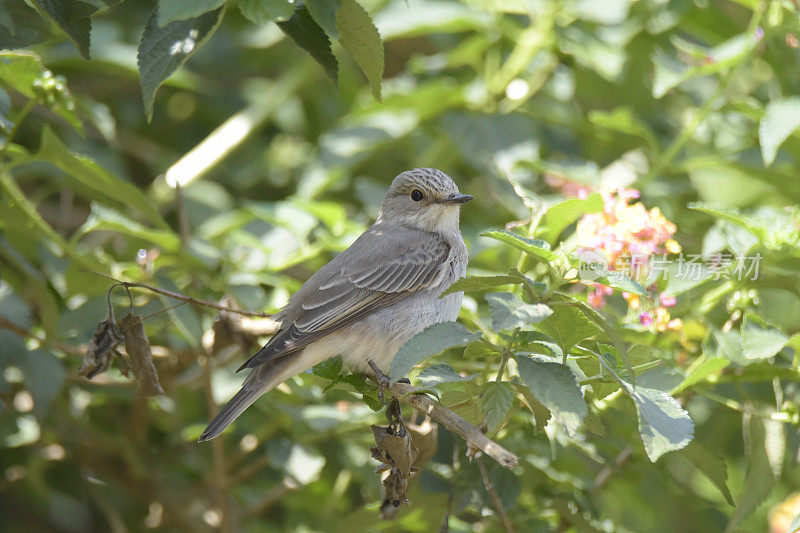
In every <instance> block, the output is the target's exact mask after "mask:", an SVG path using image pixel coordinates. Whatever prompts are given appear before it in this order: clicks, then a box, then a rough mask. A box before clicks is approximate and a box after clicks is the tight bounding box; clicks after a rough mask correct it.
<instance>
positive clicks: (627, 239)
mask: <svg viewBox="0 0 800 533" xmlns="http://www.w3.org/2000/svg"><path fill="white" fill-rule="evenodd" d="M548 183H549V182H548ZM601 194H602V195H603V211H601V212H598V213H587V214H586V215H584V216H583V217H582V218H581V219H580V221H578V226H577V228H576V231H575V232H576V235H577V239H578V244H579V245H580V247H582V248H583V249H593V250H596V251H597V252H599V253H600V254H602V255H604V256H605V257H606V258H607V259H608V269H609V270H619V271H621V272H622V273H623V274H625V275H627V276H629V277H631V278H633V279H634V280H637V281H639V282H640V283H641V282H643V281H644V280H646V279H648V278H649V275H650V265H651V261H650V259H651V257H652V256H653V255H655V254H666V253H668V252H669V253H678V252H680V250H681V248H680V245H679V244H678V243H677V242H676V241H675V240H674V239H673V238H672V236H673V235H674V234H675V231H676V229H677V228H676V227H675V224H673V223H672V222H670V221H669V220H667V219H666V218H665V217H664V215H663V214H661V210H659V209H658V208H657V207H654V208H652V209H650V210H648V209H647V208H646V207H645V206H644V204H642V203H641V202H636V203H633V204H631V203H630V202H631V201H633V200H636V199H638V198H639V196H640V194H639V191H637V190H636V189H620V190H618V191H612V192H602V193H601ZM612 292H613V291H612V289H611V288H609V287H605V286H603V285H599V284H594V285H593V289H592V292H590V293H589V295H588V296H587V300H588V301H589V304H590V305H592V306H593V307H597V308H599V307H602V306H604V305H605V304H606V297H607V296H608V295H610V294H611V293H612ZM623 297H624V298H625V300H626V301H627V302H628V306H629V308H630V309H631V310H633V311H638V310H639V309H640V308H645V309H646V308H648V306H649V309H648V310H647V311H644V310H643V312H641V313H639V315H638V316H639V322H640V323H641V324H642V325H644V326H645V327H648V328H651V329H655V330H657V331H665V330H667V329H680V327H681V326H682V324H683V323H682V322H681V321H680V319H671V318H670V316H669V312H668V311H667V309H666V308H667V307H672V306H674V305H675V303H676V298H675V297H674V296H671V295H668V294H662V295H660V296H659V300H658V303H659V304H660V305H657V306H656V307H653V304H652V303H649V304H648V303H646V302H645V300H644V299H640V298H639V297H638V296H635V295H632V294H625V293H623Z"/></svg>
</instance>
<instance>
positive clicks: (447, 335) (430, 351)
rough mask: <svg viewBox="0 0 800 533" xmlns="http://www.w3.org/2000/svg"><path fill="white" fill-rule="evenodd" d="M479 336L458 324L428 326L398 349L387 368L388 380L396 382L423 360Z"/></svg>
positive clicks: (467, 342) (446, 323)
mask: <svg viewBox="0 0 800 533" xmlns="http://www.w3.org/2000/svg"><path fill="white" fill-rule="evenodd" d="M480 336H481V334H480V333H473V332H471V331H470V330H468V329H467V328H465V327H464V326H463V325H461V324H459V323H458V322H442V323H439V324H434V325H432V326H428V327H427V328H425V329H424V330H422V331H420V332H419V333H417V334H416V335H414V336H413V337H412V338H411V339H409V340H408V341H407V342H406V343H405V344H403V346H401V347H400V350H398V352H397V354H396V355H395V356H394V359H392V364H391V366H390V367H389V379H391V380H392V381H397V380H398V379H400V378H402V377H404V376H405V375H406V374H408V372H409V371H410V370H411V369H412V368H414V365H416V364H417V363H419V362H420V361H422V360H423V359H426V358H428V357H430V356H432V355H436V354H438V353H440V352H443V351H444V350H446V349H448V348H453V347H454V346H464V345H465V344H469V343H470V342H472V341H474V340H477V339H478V338H479V337H480Z"/></svg>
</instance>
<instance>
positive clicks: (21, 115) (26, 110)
mask: <svg viewBox="0 0 800 533" xmlns="http://www.w3.org/2000/svg"><path fill="white" fill-rule="evenodd" d="M38 103H39V99H38V98H31V99H30V100H28V102H27V103H26V104H25V107H23V108H22V111H20V113H19V116H18V117H17V121H16V123H15V124H14V127H13V128H11V133H9V134H8V137H6V140H5V142H4V143H3V147H2V148H0V164H2V162H3V158H4V157H5V155H6V151H7V150H8V146H9V145H10V144H11V141H12V140H13V139H14V136H15V135H16V134H17V131H19V127H20V125H21V124H22V123H23V122H24V121H25V118H26V117H27V116H28V113H30V112H31V109H33V108H34V106H36V104H38Z"/></svg>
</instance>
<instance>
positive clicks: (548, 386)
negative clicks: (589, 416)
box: [516, 356, 587, 436]
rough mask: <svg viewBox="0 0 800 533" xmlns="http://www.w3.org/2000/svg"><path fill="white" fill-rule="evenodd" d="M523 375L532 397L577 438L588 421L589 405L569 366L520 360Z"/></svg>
mask: <svg viewBox="0 0 800 533" xmlns="http://www.w3.org/2000/svg"><path fill="white" fill-rule="evenodd" d="M516 360H517V365H518V367H519V375H520V377H521V378H522V381H523V383H525V386H526V387H527V388H528V390H529V391H530V393H531V394H532V395H533V396H534V397H535V398H536V399H537V400H538V401H540V402H541V403H542V404H543V405H544V406H545V407H547V409H549V410H550V412H551V413H552V417H553V420H554V421H555V422H556V423H557V424H559V425H560V426H561V427H562V428H563V429H564V431H565V432H566V433H567V434H568V435H570V436H573V435H575V433H576V432H577V430H578V427H579V426H580V425H581V422H582V421H583V419H584V417H586V411H587V409H586V402H585V401H584V399H583V396H582V395H581V391H580V389H579V388H578V382H577V381H576V380H575V375H574V374H573V373H572V371H571V370H570V369H569V368H567V367H566V366H565V365H562V364H559V363H552V362H546V361H538V360H535V359H531V358H529V357H524V356H517V358H516Z"/></svg>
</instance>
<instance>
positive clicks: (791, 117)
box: [758, 96, 800, 167]
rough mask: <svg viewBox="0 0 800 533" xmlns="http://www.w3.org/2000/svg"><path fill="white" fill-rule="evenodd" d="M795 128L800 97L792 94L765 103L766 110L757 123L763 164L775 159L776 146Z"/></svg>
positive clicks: (798, 124)
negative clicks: (788, 96) (789, 96)
mask: <svg viewBox="0 0 800 533" xmlns="http://www.w3.org/2000/svg"><path fill="white" fill-rule="evenodd" d="M797 128H800V97H797V96H793V97H791V98H784V99H782V100H777V101H773V102H770V103H769V104H767V110H766V111H765V112H764V117H763V118H762V119H761V122H760V123H759V125H758V138H759V141H760V142H761V157H762V159H763V160H764V166H767V167H768V166H770V165H771V164H772V163H773V161H775V157H776V156H777V155H778V148H779V147H780V145H781V144H783V142H784V141H785V140H786V139H788V138H789V136H790V135H791V134H792V133H794V132H795V131H796V130H797Z"/></svg>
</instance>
